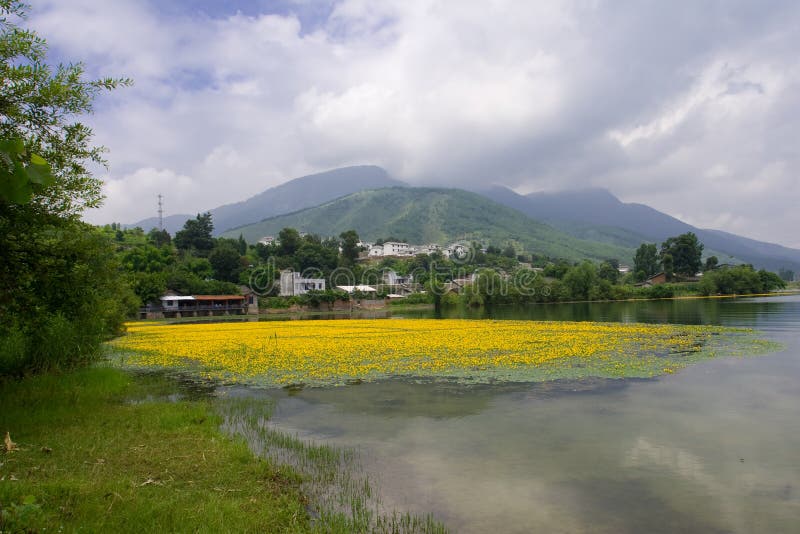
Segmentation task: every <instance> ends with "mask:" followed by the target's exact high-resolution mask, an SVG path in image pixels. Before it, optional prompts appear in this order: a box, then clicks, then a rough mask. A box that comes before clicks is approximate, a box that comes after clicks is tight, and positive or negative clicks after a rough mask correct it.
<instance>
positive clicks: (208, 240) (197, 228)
mask: <svg viewBox="0 0 800 534" xmlns="http://www.w3.org/2000/svg"><path fill="white" fill-rule="evenodd" d="M213 231H214V223H213V222H212V221H211V213H209V212H206V213H203V214H200V213H198V214H197V217H195V218H194V219H189V220H188V221H186V222H185V223H184V224H183V229H182V230H178V231H177V232H176V233H175V246H176V247H177V248H178V250H186V251H192V252H195V253H197V254H198V255H200V256H206V255H208V253H209V252H211V250H212V249H213V248H214V238H213V237H211V233H212V232H213Z"/></svg>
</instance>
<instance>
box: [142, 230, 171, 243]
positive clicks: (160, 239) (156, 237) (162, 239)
mask: <svg viewBox="0 0 800 534" xmlns="http://www.w3.org/2000/svg"><path fill="white" fill-rule="evenodd" d="M147 240H148V241H150V242H151V243H152V244H153V245H155V246H157V247H163V246H165V245H169V244H170V243H172V237H171V236H170V235H169V232H167V231H166V230H157V229H155V228H153V229H152V230H150V232H148V234H147Z"/></svg>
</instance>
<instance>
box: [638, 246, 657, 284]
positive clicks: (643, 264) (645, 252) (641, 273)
mask: <svg viewBox="0 0 800 534" xmlns="http://www.w3.org/2000/svg"><path fill="white" fill-rule="evenodd" d="M660 268H661V262H660V261H659V259H658V248H656V245H655V244H654V243H642V244H641V245H640V246H639V248H638V249H636V255H635V256H634V258H633V272H634V273H636V277H637V278H639V281H642V280H645V279H647V278H649V277H651V276H653V275H654V274H656V273H658V271H659V269H660Z"/></svg>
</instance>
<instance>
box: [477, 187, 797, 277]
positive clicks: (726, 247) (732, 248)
mask: <svg viewBox="0 0 800 534" xmlns="http://www.w3.org/2000/svg"><path fill="white" fill-rule="evenodd" d="M480 193H481V194H482V195H484V196H486V197H487V198H490V199H492V200H494V201H495V202H498V203H500V204H503V205H505V206H509V207H512V208H514V209H517V210H519V211H521V212H523V213H525V214H526V215H528V216H530V217H533V218H534V219H538V220H541V221H543V222H546V223H547V224H549V225H551V226H553V227H555V228H557V229H559V230H561V231H563V232H566V233H569V234H570V235H572V236H573V237H578V238H581V239H591V240H595V241H602V242H607V243H614V244H617V245H620V246H627V247H636V246H638V245H639V244H641V243H643V242H653V243H658V244H660V243H661V242H662V241H664V240H665V239H666V238H668V237H670V236H675V235H679V234H682V233H685V232H694V233H695V234H697V237H698V238H699V239H700V241H701V242H702V243H703V244H704V245H705V249H706V251H707V253H708V254H709V255H711V254H715V255H717V256H718V257H719V258H720V261H722V262H725V261H731V258H735V259H736V260H739V261H741V262H745V263H752V264H753V265H755V266H756V267H759V268H766V269H770V270H778V269H780V268H788V269H792V270H795V271H800V250H796V249H790V248H787V247H784V246H781V245H776V244H773V243H765V242H762V241H756V240H754V239H748V238H746V237H741V236H737V235H734V234H729V233H727V232H722V231H719V230H707V229H702V228H696V227H694V226H692V225H690V224H687V223H685V222H683V221H681V220H678V219H676V218H675V217H671V216H669V215H667V214H665V213H662V212H660V211H658V210H656V209H654V208H651V207H650V206H646V205H644V204H636V203H624V202H622V201H620V200H619V199H618V198H617V197H615V196H614V195H613V194H611V193H610V192H609V191H607V190H605V189H583V190H578V191H562V192H555V193H531V194H529V195H520V194H518V193H516V192H514V191H512V190H511V189H508V188H505V187H493V188H491V189H487V190H483V191H481V192H480Z"/></svg>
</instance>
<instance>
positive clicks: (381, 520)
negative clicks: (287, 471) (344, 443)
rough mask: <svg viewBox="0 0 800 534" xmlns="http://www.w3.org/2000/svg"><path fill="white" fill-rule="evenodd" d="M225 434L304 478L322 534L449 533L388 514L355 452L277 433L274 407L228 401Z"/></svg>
mask: <svg viewBox="0 0 800 534" xmlns="http://www.w3.org/2000/svg"><path fill="white" fill-rule="evenodd" d="M217 406H218V409H219V410H220V414H221V415H222V418H223V423H222V428H223V430H224V431H225V432H227V433H229V434H231V435H235V436H243V437H244V438H245V440H246V442H247V443H248V445H249V447H250V448H251V450H252V451H253V452H255V453H256V454H257V455H258V456H260V457H262V458H266V459H267V460H269V461H270V462H272V463H276V464H280V465H288V466H290V467H291V468H292V469H293V470H295V471H297V472H298V473H300V475H301V477H302V484H301V489H302V491H303V493H304V494H305V495H307V496H308V498H309V501H310V502H309V513H310V515H311V518H312V526H313V529H314V530H315V531H318V532H341V533H350V532H377V533H390V534H401V533H431V534H439V533H444V532H447V530H446V528H445V527H444V525H442V524H441V523H439V522H437V521H436V520H435V519H434V518H433V517H432V516H431V515H424V516H418V515H414V514H410V513H398V512H397V511H394V510H391V511H390V510H387V509H386V508H385V507H384V506H383V505H382V503H381V500H380V495H379V492H377V491H376V490H375V487H374V483H373V481H371V480H370V479H369V477H368V476H367V475H366V474H365V473H364V471H363V469H362V468H361V465H360V464H359V461H358V455H357V454H356V453H355V451H353V450H352V449H348V448H340V447H335V446H333V445H330V444H325V443H312V442H310V441H307V440H302V439H299V438H297V437H295V436H291V435H289V434H286V433H284V432H280V431H278V430H275V429H274V428H272V427H271V426H270V424H269V419H270V416H271V413H272V409H273V406H272V404H271V402H264V401H263V400H261V399H259V400H255V399H241V398H239V399H229V400H225V401H222V402H220V403H218V405H217Z"/></svg>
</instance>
